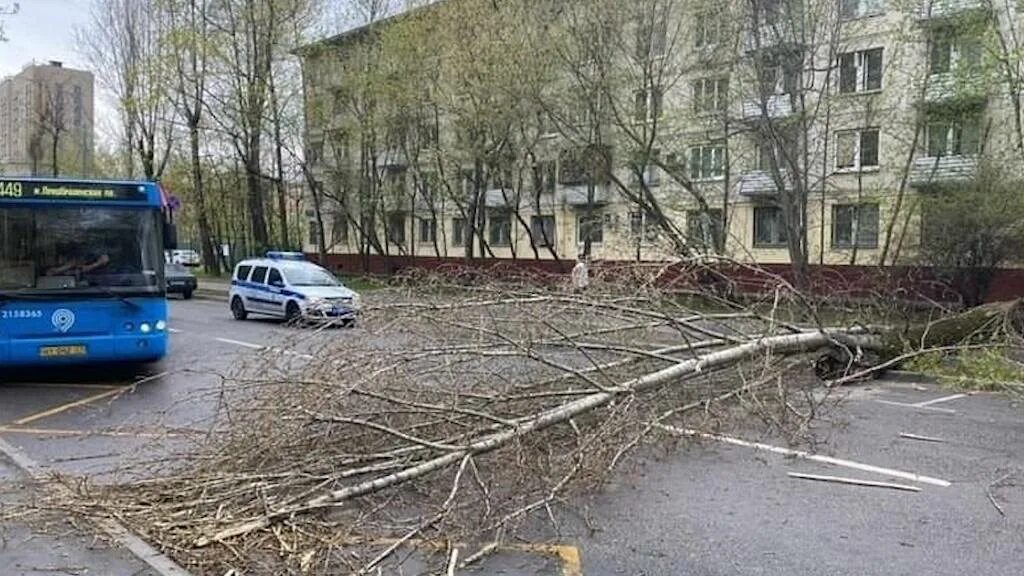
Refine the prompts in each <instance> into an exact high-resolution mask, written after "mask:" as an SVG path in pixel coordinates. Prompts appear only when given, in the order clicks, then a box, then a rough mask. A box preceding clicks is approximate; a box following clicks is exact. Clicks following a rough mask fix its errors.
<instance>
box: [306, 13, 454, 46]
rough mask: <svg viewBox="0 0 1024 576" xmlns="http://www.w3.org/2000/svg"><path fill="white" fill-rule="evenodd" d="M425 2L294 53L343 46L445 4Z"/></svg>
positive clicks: (322, 40) (311, 44)
mask: <svg viewBox="0 0 1024 576" xmlns="http://www.w3.org/2000/svg"><path fill="white" fill-rule="evenodd" d="M426 1H427V3H426V4H424V5H422V6H415V7H412V8H400V9H398V10H397V11H396V12H394V13H392V14H388V15H386V16H384V17H383V18H380V19H378V20H374V21H373V22H367V23H366V24H360V25H358V26H354V27H352V28H348V29H346V30H343V31H341V32H339V33H337V34H335V35H333V36H328V37H326V38H321V39H320V40H316V41H314V42H310V43H309V44H306V45H304V46H299V47H298V48H297V49H296V50H295V53H296V54H298V55H300V56H301V55H302V54H303V53H308V52H310V51H311V50H312V49H314V48H317V47H320V46H329V45H339V44H344V43H346V42H348V41H349V40H351V39H353V38H356V37H359V36H362V35H364V34H366V33H367V32H369V31H370V30H371V29H373V28H375V27H377V26H380V25H382V24H388V23H391V22H395V21H397V20H401V19H403V18H409V17H411V16H414V15H417V14H421V13H423V12H426V11H427V10H430V9H433V8H436V7H437V6H438V5H440V4H443V3H445V2H446V1H447V0H426Z"/></svg>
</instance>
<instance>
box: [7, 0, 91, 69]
mask: <svg viewBox="0 0 1024 576" xmlns="http://www.w3.org/2000/svg"><path fill="white" fill-rule="evenodd" d="M18 2H19V4H21V11H20V12H19V13H18V14H17V15H15V16H11V17H8V18H7V24H6V25H5V28H6V30H7V37H8V38H9V39H10V42H7V43H0V77H3V76H10V75H11V74H17V73H18V72H19V71H21V69H22V67H23V66H25V65H26V64H28V63H30V62H32V61H33V60H36V61H39V62H46V61H49V60H60V61H61V62H64V64H65V65H66V66H69V67H72V68H84V67H85V63H84V62H83V61H82V57H81V56H79V55H78V53H77V52H76V51H75V28H76V27H84V26H85V25H86V24H87V23H88V21H89V4H90V1H89V0H18ZM0 3H9V2H6V0H0Z"/></svg>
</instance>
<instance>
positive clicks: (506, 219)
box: [488, 213, 512, 246]
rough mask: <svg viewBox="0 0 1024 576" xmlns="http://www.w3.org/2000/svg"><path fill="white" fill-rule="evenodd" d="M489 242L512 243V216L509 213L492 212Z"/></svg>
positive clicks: (497, 244) (509, 244)
mask: <svg viewBox="0 0 1024 576" xmlns="http://www.w3.org/2000/svg"><path fill="white" fill-rule="evenodd" d="M488 242H490V244H491V246H511V245H512V216H511V215H509V214H505V213H502V214H492V215H491V216H490V218H488Z"/></svg>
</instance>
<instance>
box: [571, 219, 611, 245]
mask: <svg viewBox="0 0 1024 576" xmlns="http://www.w3.org/2000/svg"><path fill="white" fill-rule="evenodd" d="M588 218H589V219H590V221H591V222H596V223H597V225H598V226H599V229H600V231H601V235H600V238H598V239H596V240H595V239H594V238H593V233H592V232H591V233H590V234H588V236H590V237H591V238H590V244H591V245H599V244H603V243H604V235H605V232H606V230H605V225H606V224H607V223H608V215H607V214H602V213H600V212H595V213H593V214H591V215H590V216H587V215H586V214H580V215H579V216H577V217H576V243H577V244H579V245H580V246H582V245H583V244H584V243H585V242H586V238H584V237H583V229H584V227H585V226H593V224H587V219H588Z"/></svg>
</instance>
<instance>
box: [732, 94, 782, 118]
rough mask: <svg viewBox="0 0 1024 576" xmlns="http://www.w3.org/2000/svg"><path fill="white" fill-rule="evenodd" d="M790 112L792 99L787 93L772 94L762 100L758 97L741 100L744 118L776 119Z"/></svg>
mask: <svg viewBox="0 0 1024 576" xmlns="http://www.w3.org/2000/svg"><path fill="white" fill-rule="evenodd" d="M762 103H763V104H764V106H762ZM792 113H793V101H792V99H791V98H790V97H789V94H772V95H770V96H768V97H767V99H766V100H765V101H764V102H762V101H761V100H760V99H754V100H746V101H744V102H743V119H744V120H777V119H779V118H785V117H787V116H789V115H790V114H792Z"/></svg>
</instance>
